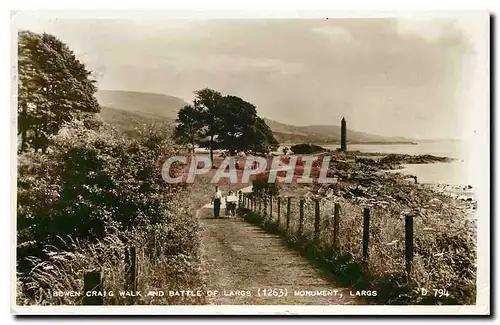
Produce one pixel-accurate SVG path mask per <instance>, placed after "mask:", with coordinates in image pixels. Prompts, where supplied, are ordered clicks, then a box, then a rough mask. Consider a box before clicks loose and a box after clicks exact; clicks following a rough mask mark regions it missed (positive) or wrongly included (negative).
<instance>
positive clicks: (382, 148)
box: [323, 140, 475, 185]
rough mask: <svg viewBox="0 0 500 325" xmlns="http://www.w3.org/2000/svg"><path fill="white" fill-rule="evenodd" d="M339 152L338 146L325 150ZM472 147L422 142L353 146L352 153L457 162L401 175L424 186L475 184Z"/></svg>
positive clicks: (420, 167)
mask: <svg viewBox="0 0 500 325" xmlns="http://www.w3.org/2000/svg"><path fill="white" fill-rule="evenodd" d="M323 147H325V148H328V149H337V148H339V146H338V145H327V146H323ZM469 148H470V146H469V145H468V144H467V143H466V142H463V141H458V140H446V141H422V142H420V143H418V144H413V145H412V144H352V145H348V146H347V149H348V150H359V151H361V152H370V153H376V152H379V153H399V154H410V155H424V154H430V155H434V156H442V157H449V158H453V159H454V160H453V161H452V162H449V163H433V164H411V165H403V167H404V169H401V170H398V172H401V173H405V174H411V175H416V176H417V177H418V180H419V182H420V183H440V184H450V185H469V184H474V183H475V179H474V177H473V173H471V168H470V167H471V159H470V150H469Z"/></svg>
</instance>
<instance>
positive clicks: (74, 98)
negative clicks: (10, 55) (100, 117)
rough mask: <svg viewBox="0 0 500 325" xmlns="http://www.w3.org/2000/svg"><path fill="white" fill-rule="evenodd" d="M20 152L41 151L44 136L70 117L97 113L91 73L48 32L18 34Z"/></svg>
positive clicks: (70, 118)
mask: <svg viewBox="0 0 500 325" xmlns="http://www.w3.org/2000/svg"><path fill="white" fill-rule="evenodd" d="M18 36H19V42H18V74H19V79H18V80H19V83H18V117H19V118H18V134H20V140H21V143H20V147H19V150H20V151H26V150H28V149H30V148H32V149H34V150H35V151H38V150H42V151H45V150H46V148H47V146H48V138H49V137H50V136H51V135H54V134H56V133H57V132H58V131H59V129H60V128H61V127H62V126H63V125H64V123H67V122H69V121H71V120H72V119H74V118H83V117H85V116H86V115H88V114H92V113H97V112H99V109H100V108H99V104H98V102H97V100H96V99H95V97H94V94H95V92H96V91H97V87H96V86H95V84H94V83H95V81H94V80H92V78H91V72H90V71H88V70H87V69H86V68H85V65H84V64H82V63H81V62H80V61H79V60H78V59H77V58H76V57H75V54H74V53H73V51H71V50H70V49H69V47H68V46H67V45H66V44H64V43H63V42H61V41H60V40H59V39H57V38H56V37H54V36H52V35H49V34H36V33H33V32H30V31H21V32H19V34H18Z"/></svg>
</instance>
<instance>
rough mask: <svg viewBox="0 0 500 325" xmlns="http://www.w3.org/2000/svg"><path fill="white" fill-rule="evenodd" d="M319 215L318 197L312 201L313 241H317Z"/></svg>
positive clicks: (316, 242)
mask: <svg viewBox="0 0 500 325" xmlns="http://www.w3.org/2000/svg"><path fill="white" fill-rule="evenodd" d="M320 221H321V220H320V216H319V199H315V201H314V243H315V244H318V243H319V231H320V230H319V224H320Z"/></svg>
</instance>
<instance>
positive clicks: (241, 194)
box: [238, 190, 243, 209]
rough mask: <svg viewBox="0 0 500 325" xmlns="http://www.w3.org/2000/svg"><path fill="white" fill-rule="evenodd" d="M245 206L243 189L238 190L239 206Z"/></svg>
mask: <svg viewBox="0 0 500 325" xmlns="http://www.w3.org/2000/svg"><path fill="white" fill-rule="evenodd" d="M242 207H243V193H242V192H241V190H239V191H238V208H239V209H241V208H242Z"/></svg>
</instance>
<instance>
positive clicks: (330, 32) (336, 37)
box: [312, 26, 351, 42]
mask: <svg viewBox="0 0 500 325" xmlns="http://www.w3.org/2000/svg"><path fill="white" fill-rule="evenodd" d="M312 31H313V32H315V33H318V34H319V35H322V36H324V37H326V38H328V39H329V40H331V41H334V42H349V41H350V40H351V34H350V33H349V32H348V31H347V30H345V29H344V28H342V27H336V26H322V27H317V28H313V29H312Z"/></svg>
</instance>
